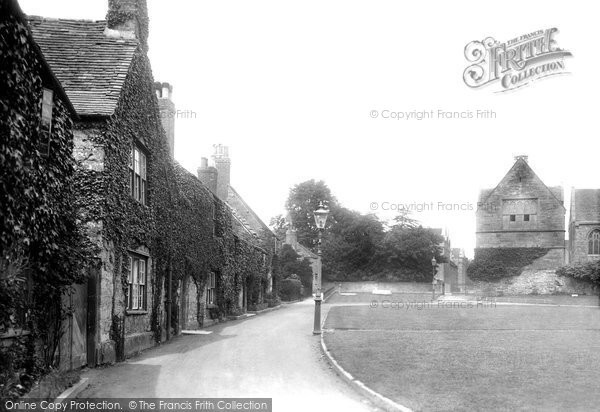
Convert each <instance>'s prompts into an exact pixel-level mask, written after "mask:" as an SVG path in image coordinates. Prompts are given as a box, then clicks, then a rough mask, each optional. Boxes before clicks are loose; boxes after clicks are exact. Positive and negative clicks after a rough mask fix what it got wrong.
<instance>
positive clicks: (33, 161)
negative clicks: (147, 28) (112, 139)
mask: <svg viewBox="0 0 600 412" xmlns="http://www.w3.org/2000/svg"><path fill="white" fill-rule="evenodd" d="M76 118H77V113H76V111H75V109H74V107H73V105H72V103H71V101H70V99H69V97H68V96H67V94H66V93H65V90H64V88H63V86H62V85H61V83H60V81H59V80H58V79H57V76H56V73H55V72H54V71H53V70H52V68H51V67H50V65H49V64H48V62H47V61H46V59H45V56H44V55H43V53H42V51H41V50H40V48H39V47H38V44H37V43H36V42H35V41H34V39H33V36H32V33H31V31H30V29H29V27H28V24H27V17H26V16H25V15H24V14H23V12H22V10H21V8H20V6H19V4H18V3H17V1H16V0H3V1H2V2H1V3H0V176H1V178H0V301H1V302H2V305H1V306H2V310H0V358H1V359H2V361H3V362H4V366H3V369H5V370H3V371H2V377H3V378H6V377H9V376H10V375H11V373H10V371H9V370H10V369H14V370H13V371H12V372H13V373H15V374H17V377H18V374H19V373H21V371H20V368H22V367H25V366H26V365H24V364H23V363H24V362H23V361H24V360H25V359H27V358H26V354H25V353H19V352H20V351H21V350H24V348H25V347H26V346H27V345H30V344H31V345H32V352H35V355H34V356H37V357H38V361H39V363H43V364H46V365H47V366H51V365H52V366H55V364H56V363H59V361H60V362H61V363H63V364H66V365H71V366H72V367H76V366H79V365H80V364H81V362H80V360H79V359H78V358H77V356H75V357H71V356H69V355H70V354H69V353H68V351H61V350H60V349H61V347H62V346H63V345H65V344H66V343H67V342H68V341H69V339H70V338H72V335H71V334H70V333H69V330H67V331H66V332H67V333H66V334H64V338H63V339H62V340H60V343H59V339H54V338H53V337H60V328H57V327H56V323H55V321H56V319H57V318H60V317H61V313H60V311H61V304H62V303H63V300H64V304H65V305H67V306H69V305H70V306H72V305H74V304H77V303H78V300H77V298H78V296H79V295H78V293H77V292H78V290H74V291H73V292H74V293H73V294H70V295H69V296H66V292H67V290H68V289H69V286H70V285H69V284H68V283H67V284H65V280H64V279H71V280H72V281H74V280H75V279H76V278H77V277H78V274H77V272H78V270H77V265H75V267H73V265H72V264H73V262H72V260H71V258H70V256H65V252H67V254H68V253H69V252H71V249H69V247H70V244H69V242H68V240H69V238H71V237H73V236H74V235H75V234H76V232H77V231H76V230H75V227H76V214H75V213H76V208H74V207H73V204H74V200H75V197H74V196H73V191H72V187H71V183H72V182H73V178H74V172H75V162H74V159H73V155H72V151H73V127H72V125H73V120H74V119H76ZM80 321H81V318H80V317H76V316H75V317H71V318H70V319H69V320H68V325H66V327H65V329H68V328H69V327H74V328H77V327H78V323H80ZM32 327H33V328H35V329H37V331H38V335H37V336H38V340H39V341H36V342H31V341H29V340H28V339H27V337H31V336H32V335H31V334H30V332H31V328H32ZM70 330H72V329H70ZM16 338H19V341H20V342H22V343H23V342H27V343H26V344H25V346H24V345H14V346H13V343H15V341H16ZM73 345H77V342H73ZM33 348H35V350H34V349H33ZM42 348H43V349H44V350H43V351H42V350H41V349H42ZM42 352H44V353H42ZM28 354H29V355H31V353H28ZM27 361H29V365H32V364H33V362H31V359H27ZM7 363H8V364H7ZM25 363H28V362H25ZM26 372H27V373H30V372H31V371H29V370H27V371H26ZM5 385H8V386H5ZM10 385H11V382H10V378H9V382H6V381H3V382H0V386H2V387H3V389H7V388H9V387H10ZM3 393H6V392H4V391H3Z"/></svg>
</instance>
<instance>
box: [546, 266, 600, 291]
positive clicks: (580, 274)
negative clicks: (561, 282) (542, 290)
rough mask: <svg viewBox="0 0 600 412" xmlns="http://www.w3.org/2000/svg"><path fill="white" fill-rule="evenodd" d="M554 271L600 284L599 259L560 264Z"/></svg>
mask: <svg viewBox="0 0 600 412" xmlns="http://www.w3.org/2000/svg"><path fill="white" fill-rule="evenodd" d="M556 273H557V274H558V275H561V276H568V277H571V278H575V279H580V280H585V281H587V282H591V283H594V284H596V285H600V261H598V260H596V261H593V262H585V263H578V264H574V265H566V266H562V267H560V268H558V270H557V271H556Z"/></svg>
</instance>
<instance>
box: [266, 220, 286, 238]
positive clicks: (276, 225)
mask: <svg viewBox="0 0 600 412" xmlns="http://www.w3.org/2000/svg"><path fill="white" fill-rule="evenodd" d="M269 227H270V228H271V230H272V231H273V233H275V236H277V238H278V239H285V232H286V231H287V221H286V220H285V217H284V216H283V215H277V216H275V217H272V218H271V221H270V222H269Z"/></svg>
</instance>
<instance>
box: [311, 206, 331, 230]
mask: <svg viewBox="0 0 600 412" xmlns="http://www.w3.org/2000/svg"><path fill="white" fill-rule="evenodd" d="M313 214H314V216H315V224H316V225H317V227H318V228H319V229H324V228H325V223H326V222H327V216H329V210H327V209H325V207H324V206H323V204H320V205H319V208H318V209H317V210H315V211H314V212H313Z"/></svg>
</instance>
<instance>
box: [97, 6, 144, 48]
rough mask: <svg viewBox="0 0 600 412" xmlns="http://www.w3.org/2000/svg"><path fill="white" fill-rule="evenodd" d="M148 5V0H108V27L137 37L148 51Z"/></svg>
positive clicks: (122, 34)
mask: <svg viewBox="0 0 600 412" xmlns="http://www.w3.org/2000/svg"><path fill="white" fill-rule="evenodd" d="M148 21H149V19H148V6H147V4H146V0H108V13H107V14H106V23H107V28H108V29H110V30H115V31H117V32H119V34H120V35H121V36H123V37H135V38H136V39H138V40H139V42H140V45H141V46H142V49H143V50H144V51H146V52H147V51H148Z"/></svg>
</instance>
